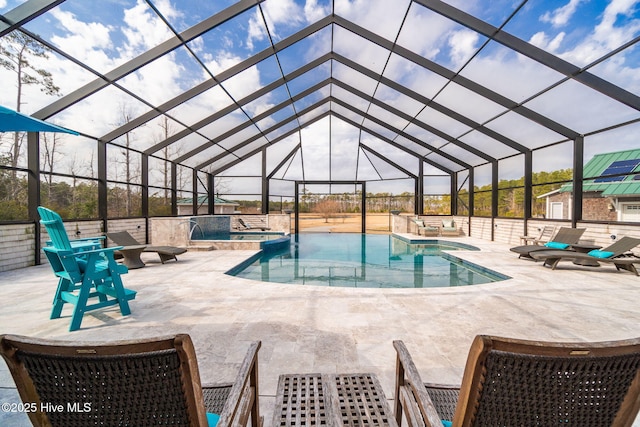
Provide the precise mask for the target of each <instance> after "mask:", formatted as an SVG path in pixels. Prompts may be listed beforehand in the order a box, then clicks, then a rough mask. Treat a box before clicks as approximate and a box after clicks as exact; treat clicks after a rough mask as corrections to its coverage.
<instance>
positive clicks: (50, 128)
mask: <svg viewBox="0 0 640 427" xmlns="http://www.w3.org/2000/svg"><path fill="white" fill-rule="evenodd" d="M0 132H64V133H70V134H72V135H79V134H78V132H76V131H74V130H71V129H67V128H63V127H62V126H58V125H54V124H52V123H47V122H45V121H43V120H40V119H36V118H34V117H31V116H27V115H26V114H22V113H18V112H17V111H14V110H12V109H10V108H6V107H3V106H2V105H0Z"/></svg>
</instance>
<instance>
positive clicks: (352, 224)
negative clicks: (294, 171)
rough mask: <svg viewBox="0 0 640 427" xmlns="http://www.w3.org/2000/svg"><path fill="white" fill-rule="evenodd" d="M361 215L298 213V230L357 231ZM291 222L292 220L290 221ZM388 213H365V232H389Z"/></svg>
mask: <svg viewBox="0 0 640 427" xmlns="http://www.w3.org/2000/svg"><path fill="white" fill-rule="evenodd" d="M361 221H362V217H361V215H360V214H348V213H340V214H335V215H334V216H333V217H332V218H328V220H327V219H325V218H323V217H321V216H320V215H318V214H315V213H307V214H305V213H303V214H300V231H301V232H305V231H326V232H331V233H359V232H360V231H361V227H362V225H361ZM292 222H293V221H292ZM389 225H390V215H389V214H386V213H379V214H368V215H367V230H366V231H367V233H381V234H387V233H389V232H390V230H389Z"/></svg>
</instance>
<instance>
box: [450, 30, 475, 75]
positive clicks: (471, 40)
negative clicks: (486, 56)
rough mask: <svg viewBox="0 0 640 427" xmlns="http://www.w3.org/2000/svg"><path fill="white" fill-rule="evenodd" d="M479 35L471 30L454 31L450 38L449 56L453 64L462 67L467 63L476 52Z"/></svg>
mask: <svg viewBox="0 0 640 427" xmlns="http://www.w3.org/2000/svg"><path fill="white" fill-rule="evenodd" d="M478 39H479V36H478V33H476V32H475V31H471V30H460V31H454V32H453V33H452V34H451V36H450V37H449V47H450V48H451V51H450V52H449V56H450V57H451V62H453V64H455V65H457V66H460V65H462V64H463V63H464V62H465V61H467V60H468V59H469V58H470V57H471V55H473V53H474V52H475V51H476V49H477V46H476V44H477V43H478Z"/></svg>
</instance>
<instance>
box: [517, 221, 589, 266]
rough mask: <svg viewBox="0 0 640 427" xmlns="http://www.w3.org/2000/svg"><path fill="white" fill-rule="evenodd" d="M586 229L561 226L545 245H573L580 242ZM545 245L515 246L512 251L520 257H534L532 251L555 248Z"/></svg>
mask: <svg viewBox="0 0 640 427" xmlns="http://www.w3.org/2000/svg"><path fill="white" fill-rule="evenodd" d="M585 231H586V228H571V227H560V229H559V230H558V232H557V233H556V234H555V236H553V238H552V239H551V240H550V241H549V242H547V243H545V245H551V244H563V245H567V247H568V245H571V244H573V243H578V241H579V240H580V238H581V237H582V234H583V233H584V232H585ZM545 245H536V244H534V245H522V246H515V247H513V248H510V249H509V250H510V251H511V252H515V253H517V254H518V258H526V259H533V257H532V256H531V253H532V252H535V251H548V250H549V249H553V248H552V247H548V246H545Z"/></svg>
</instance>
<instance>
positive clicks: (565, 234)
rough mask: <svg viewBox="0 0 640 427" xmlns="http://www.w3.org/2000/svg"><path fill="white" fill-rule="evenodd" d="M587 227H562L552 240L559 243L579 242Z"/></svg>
mask: <svg viewBox="0 0 640 427" xmlns="http://www.w3.org/2000/svg"><path fill="white" fill-rule="evenodd" d="M585 231H586V228H571V227H560V229H559V230H558V232H557V233H556V234H555V236H553V238H552V239H551V241H553V242H558V243H568V244H572V243H578V241H579V240H580V238H581V237H582V235H583V234H584V232H585Z"/></svg>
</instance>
